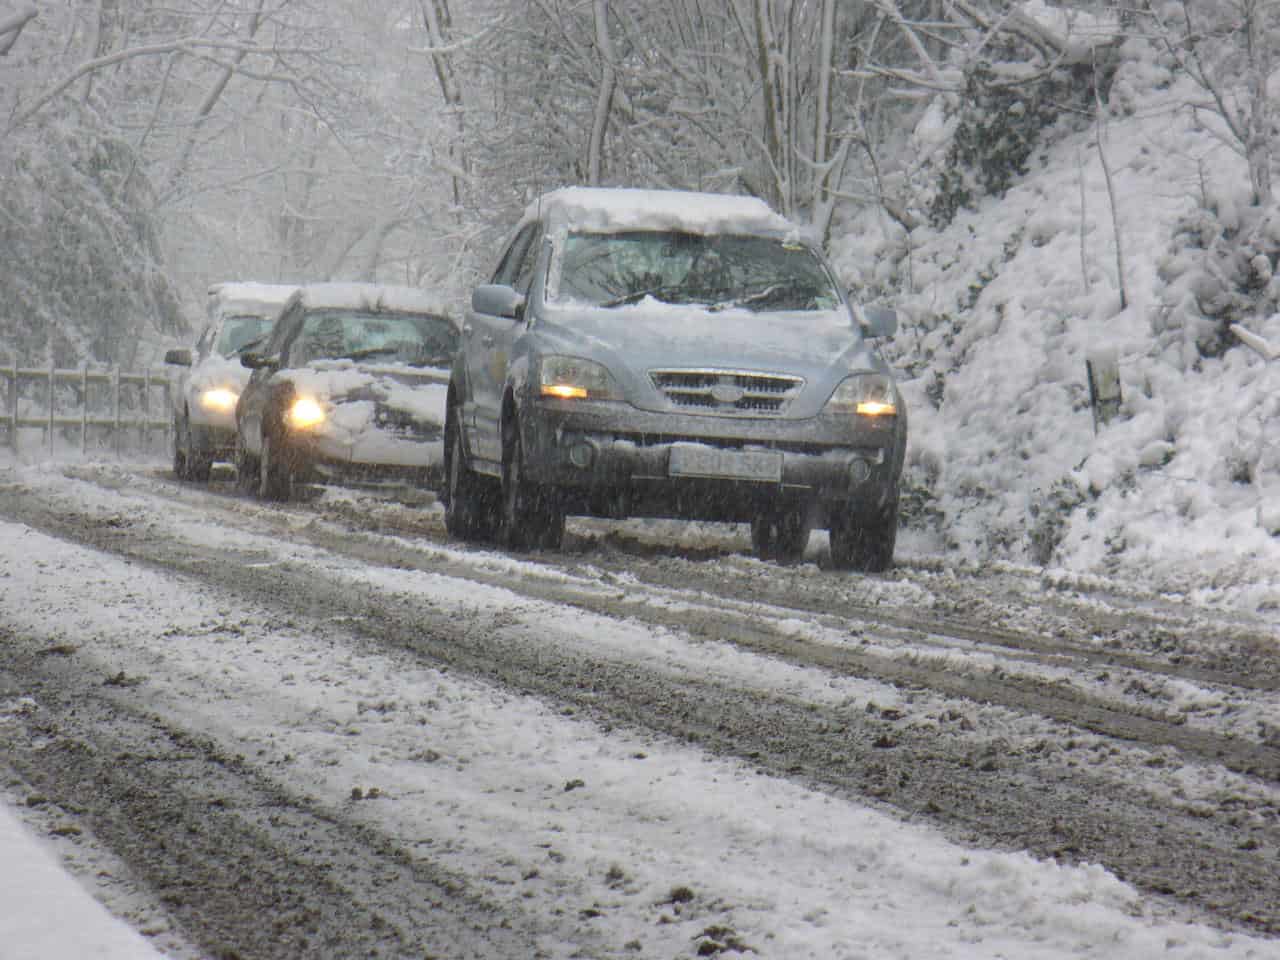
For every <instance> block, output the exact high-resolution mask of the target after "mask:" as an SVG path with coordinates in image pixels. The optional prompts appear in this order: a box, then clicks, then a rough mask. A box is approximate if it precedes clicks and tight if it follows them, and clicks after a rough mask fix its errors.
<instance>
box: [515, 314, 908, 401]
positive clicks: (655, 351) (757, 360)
mask: <svg viewBox="0 0 1280 960" xmlns="http://www.w3.org/2000/svg"><path fill="white" fill-rule="evenodd" d="M537 337H538V339H539V341H540V348H541V352H545V353H566V354H569V355H571V356H580V357H585V358H587V359H591V360H595V361H597V362H600V363H604V364H605V366H607V367H608V368H609V369H610V371H611V372H612V373H613V375H614V377H615V378H616V379H618V380H619V386H621V387H622V389H623V391H624V393H625V394H626V396H627V398H628V400H630V401H631V402H632V403H634V404H635V405H637V406H640V407H645V408H649V409H666V405H665V402H664V401H663V400H662V398H661V397H660V395H659V394H658V393H657V392H656V390H655V389H654V388H653V384H652V381H651V380H650V378H649V371H651V370H677V369H723V370H734V371H740V372H751V373H761V374H783V375H787V376H797V377H801V378H802V379H803V380H804V381H805V388H804V390H803V391H802V396H801V397H800V398H798V400H799V403H798V404H797V405H796V406H795V407H794V408H793V413H794V415H812V414H813V413H816V412H817V410H818V409H819V408H820V407H821V406H822V404H823V403H825V402H826V400H827V398H828V397H829V396H830V395H831V391H832V390H834V389H835V387H836V385H837V384H838V383H839V382H840V381H841V380H843V379H844V378H845V377H846V376H848V375H849V374H850V373H852V372H855V371H865V370H875V371H880V372H887V368H886V366H885V363H884V361H883V359H882V358H881V357H880V355H879V352H878V351H877V350H875V349H874V347H873V346H872V345H871V344H870V343H868V341H867V340H866V339H864V338H863V336H862V335H861V333H860V332H859V331H858V329H857V328H856V327H855V326H854V324H853V321H852V320H851V319H850V315H849V313H848V311H846V310H844V309H840V310H828V311H787V312H757V311H752V310H747V309H745V308H740V307H738V308H728V309H725V310H719V311H711V310H707V309H705V308H699V307H689V306H687V305H674V304H656V303H655V302H654V301H652V300H648V301H644V302H642V303H640V304H637V305H635V306H625V307H615V308H611V309H601V308H565V309H558V310H548V311H547V312H546V314H545V316H544V319H543V322H542V323H541V324H540V325H539V327H538V328H537Z"/></svg>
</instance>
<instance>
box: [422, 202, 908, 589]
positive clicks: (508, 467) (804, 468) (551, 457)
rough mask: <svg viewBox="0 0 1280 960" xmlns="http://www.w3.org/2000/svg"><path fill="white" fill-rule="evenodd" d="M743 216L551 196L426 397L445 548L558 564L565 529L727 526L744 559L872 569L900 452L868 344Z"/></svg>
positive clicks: (781, 242) (879, 324)
mask: <svg viewBox="0 0 1280 960" xmlns="http://www.w3.org/2000/svg"><path fill="white" fill-rule="evenodd" d="M896 326H897V318H896V315H895V314H894V313H893V311H891V310H886V309H875V308H859V307H857V306H855V305H853V304H851V303H850V302H849V301H848V300H847V298H846V296H845V294H844V292H843V291H842V290H841V288H840V285H839V284H838V283H837V281H836V278H835V277H834V275H833V273H832V271H831V269H830V268H829V266H828V265H827V264H826V262H825V261H824V259H823V258H822V256H821V254H820V252H819V251H818V249H817V248H816V247H815V246H814V245H813V244H812V243H810V242H808V241H807V240H806V239H805V238H804V236H803V235H802V234H801V232H800V231H799V230H798V228H796V227H795V225H793V224H791V223H790V222H789V221H787V220H785V219H783V218H782V217H780V216H779V215H777V214H776V213H774V212H773V211H772V210H770V209H769V207H768V206H767V205H766V204H764V203H763V202H761V201H759V200H755V199H751V198H747V197H737V196H727V195H719V194H703V193H687V192H680V191H654V190H624V189H600V188H581V187H572V188H566V189H562V190H557V191H555V192H552V193H549V194H547V195H545V196H543V197H541V198H540V199H539V200H537V201H536V202H535V203H533V204H531V205H530V206H529V208H528V209H527V210H526V211H525V214H524V216H523V218H522V219H521V221H520V222H519V224H518V225H517V226H516V229H515V232H514V235H513V237H512V239H511V241H510V242H509V244H508V245H507V247H506V249H505V252H504V253H503V255H502V257H501V259H500V261H499V263H498V266H497V269H496V270H495V271H494V274H493V277H492V279H491V282H489V283H487V284H485V285H483V286H479V287H477V288H476V289H475V290H474V291H473V293H472V298H471V308H470V310H469V311H468V312H467V315H466V319H465V322H464V324H463V331H462V345H461V349H460V350H459V352H458V355H457V357H456V359H455V361H454V365H453V370H452V375H451V378H450V383H449V393H448V399H447V404H448V407H447V420H446V427H445V464H444V469H445V476H446V483H445V490H444V491H443V495H442V498H443V499H444V501H445V505H446V512H445V518H446V523H447V526H448V529H449V532H450V534H451V535H452V536H455V537H459V538H464V539H473V538H479V537H484V536H489V535H494V534H496V535H497V537H498V539H499V540H500V541H501V542H502V543H503V544H504V545H506V546H508V547H511V548H531V547H532V548H539V547H549V548H555V547H558V546H559V544H560V541H561V538H562V536H563V532H564V521H565V516H566V515H567V514H577V515H592V516H603V517H613V518H625V517H645V516H647V517H655V516H656V517H675V518H683V519H700V520H716V521H726V522H749V523H750V524H751V540H752V547H753V550H754V551H755V553H756V554H757V555H758V556H760V557H762V558H771V559H775V560H778V561H781V562H789V561H794V560H796V559H799V558H800V557H801V556H802V555H803V553H804V550H805V547H806V544H807V542H808V538H809V532H810V530H811V529H813V528H815V527H825V528H826V529H827V530H828V531H829V533H830V543H831V559H832V562H833V564H834V565H835V566H837V567H842V568H854V569H861V570H883V569H885V568H886V567H888V566H889V565H890V564H891V563H892V561H893V549H894V540H895V536H896V533H897V522H898V485H899V477H900V475H901V472H902V462H903V455H904V451H905V447H906V433H907V417H906V410H905V408H904V407H903V403H902V398H901V396H900V395H899V393H898V390H897V387H896V385H895V384H894V381H893V377H892V375H891V373H890V371H889V368H888V366H887V365H886V363H885V361H884V359H883V358H882V357H881V356H880V353H879V351H878V350H877V349H876V347H875V345H874V339H875V338H876V337H882V336H888V335H891V334H892V333H893V332H894V330H895V329H896Z"/></svg>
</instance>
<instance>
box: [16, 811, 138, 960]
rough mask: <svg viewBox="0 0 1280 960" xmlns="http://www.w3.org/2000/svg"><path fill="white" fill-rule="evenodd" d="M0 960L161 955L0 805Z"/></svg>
mask: <svg viewBox="0 0 1280 960" xmlns="http://www.w3.org/2000/svg"><path fill="white" fill-rule="evenodd" d="M0 801H3V797H2V796H0ZM0 851H3V855H2V856H0V862H3V868H0V904H4V907H3V909H0V960H29V958H36V957H39V958H41V960H64V958H65V960H148V958H152V957H155V958H159V957H161V956H163V954H162V953H161V952H160V951H159V950H157V949H156V948H155V947H154V946H152V944H151V943H150V942H149V941H148V940H147V939H146V938H145V937H143V936H142V934H140V933H138V932H136V931H135V930H134V929H133V928H132V927H130V926H129V925H128V924H127V923H125V922H124V921H123V920H121V919H119V918H117V917H114V916H112V915H111V913H109V912H108V911H107V908H106V907H104V906H103V905H102V904H101V903H99V902H98V901H97V900H95V899H94V898H93V896H92V895H91V894H90V893H89V891H88V890H87V889H86V888H85V887H83V886H81V884H80V882H79V881H77V880H76V879H75V877H73V876H72V875H71V874H70V873H68V872H67V871H66V869H65V868H64V867H63V866H62V864H60V863H59V862H58V860H57V858H56V857H55V856H54V855H53V852H52V851H51V850H50V849H49V848H48V847H46V846H45V845H44V844H42V843H40V842H39V841H38V840H37V839H36V837H35V834H33V833H31V832H30V831H29V830H28V829H27V828H26V827H25V826H23V824H22V823H21V822H20V821H19V820H18V818H17V817H16V816H15V815H14V814H13V813H12V812H11V811H10V810H9V808H8V807H7V806H6V805H5V804H4V803H3V802H0Z"/></svg>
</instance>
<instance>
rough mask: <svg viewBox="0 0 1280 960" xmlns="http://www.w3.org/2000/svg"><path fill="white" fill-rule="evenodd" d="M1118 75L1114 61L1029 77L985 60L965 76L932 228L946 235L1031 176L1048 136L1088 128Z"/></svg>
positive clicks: (934, 201)
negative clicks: (972, 211) (966, 212)
mask: <svg viewBox="0 0 1280 960" xmlns="http://www.w3.org/2000/svg"><path fill="white" fill-rule="evenodd" d="M1105 49H1106V50H1108V51H1109V50H1110V49H1111V48H1105ZM1009 56H1010V58H1011V59H1012V58H1013V57H1015V56H1016V54H1015V53H1014V52H1010V53H1009ZM1115 70H1116V61H1115V59H1114V58H1113V57H1110V56H1106V57H1104V58H1102V59H1101V61H1100V62H1099V64H1098V66H1097V67H1096V68H1095V67H1094V65H1092V64H1088V65H1079V64H1077V65H1075V66H1073V67H1070V68H1057V69H1051V70H1047V71H1045V72H1043V73H1037V74H1035V75H1033V76H1029V77H1024V76H1020V75H1019V73H1020V72H1022V71H1011V70H1010V69H1009V68H1008V66H1007V65H1005V67H1004V68H1001V67H999V66H997V65H993V63H992V62H991V61H987V60H983V61H979V62H977V63H975V64H973V65H972V66H971V67H970V68H968V69H967V70H966V71H965V82H964V91H963V93H962V94H961V96H960V97H959V109H958V117H957V118H956V122H955V124H954V126H953V128H952V135H951V136H952V139H951V145H950V147H949V149H948V151H947V154H946V162H945V164H944V165H943V167H942V169H941V170H940V171H939V172H938V180H937V188H936V191H935V193H934V195H933V199H932V200H931V202H930V204H929V221H930V223H932V224H933V226H934V227H937V228H941V227H945V226H946V225H947V224H949V223H951V221H952V220H953V219H955V215H956V212H957V211H958V210H959V209H961V208H973V206H974V204H975V203H976V201H977V200H978V199H979V198H981V197H984V196H990V197H1002V196H1004V194H1005V193H1006V191H1008V189H1009V187H1010V186H1011V185H1012V184H1013V182H1014V181H1015V180H1016V179H1017V178H1019V177H1023V176H1025V175H1026V174H1027V171H1028V169H1029V167H1028V164H1029V161H1030V159H1031V155H1032V153H1033V152H1034V151H1035V150H1036V148H1037V147H1038V146H1040V145H1041V144H1042V135H1043V132H1044V131H1045V129H1046V128H1048V127H1050V126H1051V125H1053V124H1055V123H1058V122H1059V121H1063V122H1065V123H1066V124H1067V126H1068V127H1070V126H1077V127H1078V126H1080V125H1081V124H1087V123H1088V117H1089V116H1090V115H1091V114H1092V112H1093V107H1094V102H1095V99H1096V97H1098V96H1101V97H1102V98H1103V99H1104V100H1105V99H1106V95H1107V89H1108V87H1109V85H1110V83H1111V80H1112V78H1113V77H1114V75H1115Z"/></svg>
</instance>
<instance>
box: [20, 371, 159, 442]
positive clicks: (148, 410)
mask: <svg viewBox="0 0 1280 960" xmlns="http://www.w3.org/2000/svg"><path fill="white" fill-rule="evenodd" d="M0 387H3V389H0V402H3V404H4V405H3V408H2V409H0V430H3V431H4V432H5V433H6V434H7V436H6V437H5V440H6V443H5V446H7V447H8V448H9V449H10V450H11V451H12V452H13V454H14V455H15V456H16V455H17V454H18V453H19V452H20V450H19V447H20V441H21V439H22V437H23V434H24V432H27V431H33V430H39V431H40V433H41V441H42V446H44V447H46V448H47V450H48V452H49V453H50V454H53V453H55V452H56V451H57V450H58V448H59V447H61V448H62V449H74V447H75V445H76V443H77V442H78V446H79V449H80V452H81V453H88V452H89V451H90V447H91V441H92V448H93V450H94V451H98V450H101V449H102V447H103V446H104V445H105V446H107V447H108V448H109V449H112V450H113V451H114V452H115V455H116V456H120V455H121V454H122V453H123V452H124V450H125V449H126V446H127V447H128V448H129V449H130V450H133V449H136V447H135V444H134V443H132V442H131V441H132V440H133V439H134V438H135V437H136V439H137V443H138V444H139V445H140V446H141V449H142V450H143V451H144V452H153V446H154V445H156V444H157V442H158V441H162V442H163V446H161V447H160V449H161V450H165V451H167V450H168V449H169V444H170V442H171V436H170V434H171V431H172V414H171V412H170V411H171V410H172V405H171V403H170V399H169V391H170V389H171V384H170V382H169V378H168V376H167V375H166V374H165V373H163V372H153V371H151V370H143V371H142V372H137V373H133V372H129V373H127V372H124V371H122V370H120V369H119V368H118V367H105V368H96V369H90V368H89V367H88V366H85V367H81V368H80V369H78V370H59V369H57V368H56V367H55V366H53V365H52V364H50V365H49V366H47V367H31V366H25V367H24V366H19V365H18V364H16V363H11V364H9V365H8V366H0Z"/></svg>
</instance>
